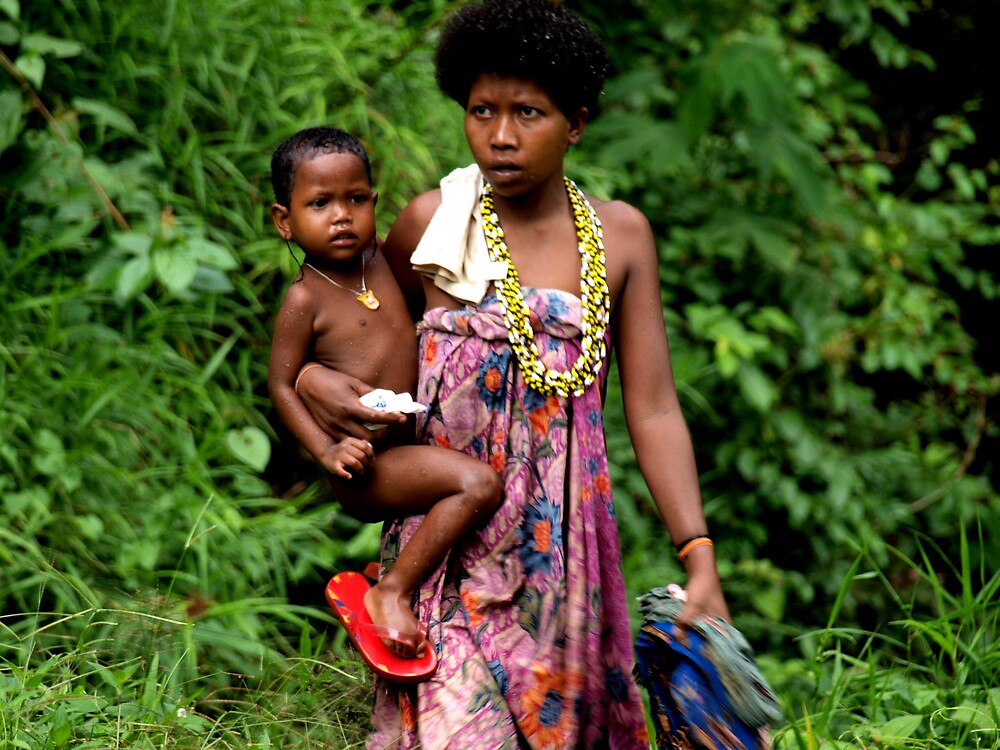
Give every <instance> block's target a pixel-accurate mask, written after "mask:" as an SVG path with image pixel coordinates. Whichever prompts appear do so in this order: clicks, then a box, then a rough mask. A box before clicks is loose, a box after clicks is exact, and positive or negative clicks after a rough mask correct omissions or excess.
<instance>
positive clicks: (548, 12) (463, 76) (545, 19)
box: [434, 0, 609, 116]
mask: <svg viewBox="0 0 1000 750" xmlns="http://www.w3.org/2000/svg"><path fill="white" fill-rule="evenodd" d="M434 61H435V64H436V66H437V81H438V86H440V88H441V90H442V91H443V92H444V93H445V94H447V95H448V96H449V97H451V98H452V99H454V100H455V101H456V102H458V103H459V104H461V105H462V106H463V107H465V106H466V105H467V104H468V103H469V91H470V89H471V88H472V85H473V84H474V83H475V81H476V79H477V78H478V77H479V76H480V74H482V73H496V74H498V75H502V76H512V77H516V78H524V79H527V80H531V81H535V82H536V83H537V84H538V85H539V86H541V87H542V88H543V89H545V91H546V93H547V94H548V95H549V96H550V97H552V100H553V101H554V102H555V104H556V106H558V107H559V109H560V110H561V111H562V113H563V114H565V115H567V116H569V115H572V114H573V113H575V112H576V111H577V110H578V109H579V108H580V107H586V108H587V109H588V110H590V114H591V116H594V115H596V114H597V107H598V97H599V96H600V94H601V87H602V86H603V85H604V79H605V77H606V76H607V75H608V68H609V62H608V53H607V50H606V49H605V47H604V42H603V41H601V38H600V37H599V36H597V34H595V33H594V32H593V31H592V30H591V28H590V27H589V26H588V25H587V24H586V23H585V22H584V21H583V20H582V19H580V18H578V17H577V16H575V15H573V13H571V12H570V11H568V10H566V9H565V8H563V7H562V6H561V5H556V4H554V3H553V2H550V0H486V1H485V2H484V3H483V4H482V5H467V6H465V7H464V8H462V9H460V10H459V11H458V12H457V13H456V14H455V15H454V16H452V18H451V19H450V20H449V22H448V24H447V25H446V26H445V29H444V31H443V32H442V34H441V40H440V42H439V43H438V48H437V54H436V55H435V59H434Z"/></svg>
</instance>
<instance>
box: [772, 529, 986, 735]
mask: <svg viewBox="0 0 1000 750" xmlns="http://www.w3.org/2000/svg"><path fill="white" fill-rule="evenodd" d="M980 536H981V534H980ZM957 541H958V542H959V548H960V558H959V560H958V561H957V564H956V563H951V562H950V561H948V560H947V558H944V562H942V561H941V560H942V555H941V553H942V551H941V549H940V548H939V547H938V546H937V545H935V544H933V543H928V542H927V540H920V539H917V540H916V548H917V549H918V550H919V552H920V559H919V560H913V559H910V558H908V557H906V556H905V555H902V554H901V553H900V552H899V551H898V550H893V554H894V555H896V556H898V557H899V558H900V560H901V562H903V563H904V564H905V565H906V566H907V567H908V568H909V570H911V571H913V573H914V575H913V577H912V579H911V580H908V581H906V583H905V584H904V585H903V586H900V584H899V582H896V581H892V580H890V577H889V575H888V574H887V572H886V571H885V570H884V569H883V568H882V567H881V566H880V565H879V564H878V563H877V562H876V561H875V560H874V559H873V558H872V557H871V555H870V554H868V552H867V551H862V552H861V554H860V555H859V556H858V558H857V559H856V560H855V563H854V565H853V566H852V571H851V574H852V579H848V580H846V581H844V582H843V584H842V586H841V588H840V590H839V591H838V594H837V600H836V606H835V607H834V611H833V612H832V614H831V616H830V625H829V627H827V628H826V629H825V630H823V631H821V632H819V633H816V634H813V635H814V637H815V638H816V639H817V640H818V643H817V647H816V659H815V660H814V661H813V662H812V664H811V665H810V664H807V663H806V662H804V661H803V662H800V663H799V664H797V665H795V666H793V667H791V668H790V666H789V665H784V666H783V667H782V668H781V669H782V672H783V674H784V680H783V683H782V684H783V687H785V688H786V690H787V691H788V692H787V693H786V695H787V698H788V700H790V701H791V700H801V701H802V702H803V704H807V705H804V707H803V714H804V715H803V716H802V717H801V718H800V719H798V720H796V721H794V722H792V723H790V724H789V725H788V726H786V727H784V728H782V730H781V731H780V732H779V733H778V736H777V737H776V742H775V747H776V748H778V749H779V750H782V749H785V748H839V747H845V748H846V747H859V746H863V747H868V746H876V747H885V748H912V747H923V748H957V747H982V748H987V747H996V746H997V744H998V743H1000V690H998V689H997V688H996V685H997V680H998V679H1000V651H998V650H997V639H998V638H1000V597H998V596H997V594H998V593H1000V574H998V573H993V574H992V575H991V574H989V573H988V572H987V571H986V570H985V569H983V568H978V569H977V568H976V567H975V566H974V565H973V564H972V562H971V560H970V557H969V547H968V544H967V537H966V534H965V533H964V532H963V533H960V534H959V535H958V539H957ZM942 581H948V582H949V583H955V584H957V590H951V588H950V587H948V586H945V585H943V584H942ZM875 586H877V587H880V588H882V589H883V590H884V591H885V593H886V594H887V596H888V597H889V599H890V600H891V602H892V609H891V610H890V611H888V612H886V613H885V620H884V622H883V624H881V625H880V626H879V627H878V629H877V630H873V631H865V630H861V629H858V628H857V627H854V626H851V625H846V626H837V625H836V621H837V619H838V617H839V616H840V615H841V614H842V613H841V611H840V609H839V606H840V605H841V604H842V603H843V602H844V601H845V600H846V599H847V598H848V597H849V594H850V589H870V588H872V587H875ZM867 594H868V592H864V593H863V594H862V596H866V595H867ZM799 667H801V669H799ZM806 675H807V676H806ZM804 683H811V686H810V687H809V688H805V686H804Z"/></svg>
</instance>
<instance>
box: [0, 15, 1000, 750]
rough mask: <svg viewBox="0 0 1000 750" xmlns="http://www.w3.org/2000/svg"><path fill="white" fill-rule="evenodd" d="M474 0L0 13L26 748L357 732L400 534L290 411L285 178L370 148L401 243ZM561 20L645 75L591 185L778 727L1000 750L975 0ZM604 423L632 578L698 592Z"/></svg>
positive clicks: (0, 284)
mask: <svg viewBox="0 0 1000 750" xmlns="http://www.w3.org/2000/svg"><path fill="white" fill-rule="evenodd" d="M454 5H455V3H454V2H450V1H447V0H427V1H426V2H389V1H388V0H382V1H381V2H376V3H362V2H353V1H351V0H299V1H298V2H295V3H291V2H279V3H273V2H264V1H263V0H225V2H209V1H208V0H189V2H171V3H152V4H151V3H140V2H137V1H136V0H103V1H101V2H98V0H84V1H83V2H75V1H72V2H71V0H51V2H47V3H40V2H30V1H28V0H0V67H2V71H0V748H40V747H66V746H72V747H97V748H107V747H122V748H126V747H128V748H132V747H136V748H139V747H143V748H144V747H154V746H157V747H179V748H180V747H191V748H195V747H209V746H211V747H227V748H246V747H261V748H264V747H271V746H273V745H277V746H281V747H313V746H327V747H338V748H340V747H355V746H361V745H362V743H363V739H364V735H365V720H366V704H367V701H368V700H369V691H370V683H369V681H368V678H367V677H366V675H365V673H364V670H362V669H360V668H359V667H358V665H357V664H356V663H355V662H354V661H353V658H352V656H351V654H350V651H349V649H347V648H346V647H345V644H344V642H343V635H342V634H341V633H340V632H339V630H338V628H336V627H335V626H334V625H333V619H332V617H331V616H330V615H329V614H328V613H327V612H326V611H325V607H324V606H323V603H322V595H321V589H322V585H323V581H324V578H325V576H328V575H329V574H330V572H331V571H333V570H336V569H341V568H345V567H349V566H356V565H359V564H362V563H364V562H365V561H367V560H368V559H370V558H371V556H372V555H373V554H375V550H376V549H377V537H378V528H377V527H374V526H360V525H359V524H357V523H355V522H353V521H351V520H350V519H348V518H346V517H344V516H342V515H341V514H340V513H339V512H338V509H337V507H336V505H335V504H332V503H331V502H329V499H328V498H327V497H325V495H324V493H323V492H322V491H321V485H320V484H319V483H318V482H317V475H316V473H315V471H314V470H313V469H312V468H311V466H310V465H309V464H308V463H307V462H305V461H303V460H302V459H301V457H300V456H299V455H298V453H297V451H296V450H295V449H294V446H290V445H289V442H288V440H287V437H286V436H285V435H283V434H282V432H281V431H280V430H279V429H277V426H276V425H275V424H274V420H273V417H272V415H271V411H270V409H269V404H268V402H267V399H266V389H265V368H266V356H267V348H268V339H269V327H270V321H271V315H272V312H273V311H274V310H275V309H276V304H277V301H278V300H279V299H280V296H281V294H282V293H283V289H284V286H285V284H286V283H287V281H288V280H289V278H290V276H291V273H292V271H293V267H294V263H293V261H292V259H291V258H290V257H289V256H288V254H287V252H285V251H284V249H283V246H282V245H280V244H279V243H278V241H277V239H276V237H275V236H274V233H273V230H272V229H271V228H270V226H269V224H268V222H267V220H266V208H267V206H268V205H269V204H270V200H271V196H270V194H269V192H270V191H269V187H268V163H269V158H270V152H271V150H272V148H273V146H274V145H275V144H276V143H277V142H278V141H280V140H281V139H282V138H283V137H284V136H286V135H288V134H289V133H291V132H293V131H294V130H296V129H298V128H300V127H303V126H306V125H312V124H319V123H331V124H335V125H338V126H340V127H343V128H345V129H348V130H350V131H352V132H355V133H356V134H358V135H359V136H360V137H362V138H363V139H364V141H365V142H366V144H367V145H368V146H369V148H370V150H371V151H372V154H373V157H374V166H375V172H376V180H377V182H378V189H379V191H380V192H381V194H382V200H381V201H380V204H379V206H380V209H381V211H380V218H379V221H380V228H381V229H382V231H383V232H384V231H385V230H386V229H387V228H388V226H389V224H390V223H391V220H392V218H393V217H394V215H395V213H396V212H397V211H398V210H399V208H400V207H401V206H402V205H403V204H404V203H405V201H406V200H407V198H408V197H410V196H412V195H414V194H415V193H416V192H418V191H419V190H422V189H426V188H427V187H429V186H431V185H432V184H434V183H435V181H436V180H437V179H438V178H439V177H440V176H441V175H442V174H444V172H445V171H446V170H447V169H449V168H450V167H452V166H455V165H459V164H462V163H465V162H466V161H467V160H468V154H467V150H466V148H465V145H464V142H463V137H462V134H461V128H460V122H459V117H458V110H457V109H456V108H455V105H454V104H453V103H451V102H448V101H446V100H445V99H444V98H443V97H442V96H441V95H440V94H438V93H437V91H436V88H435V86H434V81H433V73H432V70H431V64H430V54H431V50H432V49H433V42H434V38H435V33H436V29H437V28H438V27H439V26H440V23H441V19H442V17H443V16H444V15H445V14H446V13H447V11H448V10H449V9H450V8H451V7H453V6H454ZM570 5H571V6H572V7H573V8H575V9H577V10H578V11H579V12H581V13H582V14H583V15H584V16H585V17H587V18H588V19H590V20H591V21H592V22H594V23H595V24H596V25H597V26H598V27H599V28H600V29H601V31H602V34H603V35H604V36H605V38H606V39H607V41H608V45H609V48H610V51H611V53H612V57H613V60H614V63H615V67H616V74H615V76H614V78H613V79H612V80H611V81H609V83H608V85H607V87H606V96H605V102H604V111H603V112H602V113H601V116H600V117H599V118H597V119H596V120H595V121H594V122H593V124H592V125H591V126H590V127H589V128H588V131H587V135H586V138H585V139H584V143H583V145H582V146H581V147H580V148H579V149H578V150H577V151H575V152H574V153H573V154H571V165H570V172H571V174H572V175H573V176H574V178H576V179H577V180H578V182H580V183H581V185H582V186H583V187H584V188H585V189H586V190H588V191H589V192H592V193H595V194H598V195H602V196H614V197H617V198H622V199H625V200H628V201H630V202H632V203H634V204H636V205H638V206H640V207H641V208H642V209H643V210H644V211H645V213H646V214H647V215H648V216H649V218H650V220H651V221H652V223H653V225H654V229H655V231H656V233H657V236H658V238H659V248H660V252H661V256H662V264H661V275H662V281H663V299H664V314H665V316H666V320H667V323H668V328H669V330H670V334H671V344H672V348H673V357H674V365H675V368H676V371H677V376H678V379H679V383H680V386H681V389H682V397H683V399H684V405H685V408H686V411H687V414H688V419H689V422H690V424H691V428H692V432H693V434H694V436H695V440H696V448H697V450H698V455H699V463H700V467H701V470H702V475H703V487H704V494H705V500H706V508H707V511H708V513H709V516H710V521H711V524H712V528H713V532H714V535H715V536H716V537H717V539H718V540H719V546H718V552H719V555H720V560H721V563H720V564H721V569H722V573H723V576H724V579H725V584H726V589H727V594H728V596H729V598H730V605H731V608H732V610H733V612H734V615H735V618H736V622H737V625H738V626H740V627H741V628H742V629H744V630H745V632H747V634H748V635H749V636H750V637H751V639H752V640H753V642H754V643H755V645H756V647H757V649H758V653H759V656H760V658H761V661H762V664H763V666H764V668H765V671H766V673H767V675H768V677H769V678H770V679H771V680H772V682H773V683H774V684H775V685H776V686H777V687H778V688H779V690H780V692H781V693H782V696H783V698H784V699H785V701H786V706H787V709H788V716H789V722H788V724H787V725H786V726H783V727H776V728H775V732H776V735H777V737H778V741H779V745H780V746H781V747H802V748H816V747H836V746H845V747H847V746H858V745H866V746H867V745H871V744H876V745H878V746H880V747H927V748H930V747H935V748H937V747H941V748H944V747H948V748H953V747H995V746H998V744H1000V689H998V688H996V687H994V686H996V685H1000V656H998V654H1000V649H998V648H997V638H998V635H1000V627H998V619H1000V604H998V601H997V600H998V598H1000V597H998V596H997V593H998V589H1000V573H998V570H1000V538H998V537H997V535H996V533H995V529H997V528H1000V494H998V481H997V480H998V474H997V469H996V466H995V463H994V461H995V459H994V458H993V457H992V456H993V455H995V454H996V446H997V444H998V430H997V425H996V404H997V394H998V391H1000V363H998V358H997V353H996V349H995V347H994V346H993V345H992V342H993V341H994V340H995V333H994V331H993V329H992V327H991V324H990V320H991V315H990V312H991V311H994V312H993V315H992V317H993V318H995V309H996V297H997V294H998V291H1000V290H998V274H997V272H998V264H997V261H996V247H997V246H998V245H1000V221H998V218H1000V162H998V160H997V159H996V157H995V152H994V151H992V150H991V148H990V147H989V145H988V144H987V145H985V146H984V145H983V144H982V143H981V142H980V141H981V140H982V139H984V138H986V137H987V135H989V134H992V133H995V132H996V126H997V125H998V124H1000V117H998V115H997V109H996V106H997V105H996V101H995V98H994V99H990V97H989V94H991V93H993V92H989V91H987V89H986V82H987V79H988V77H989V75H990V73H989V72H988V71H987V69H986V67H985V66H983V65H982V64H978V63H977V64H973V65H967V64H966V63H965V61H966V59H972V60H978V58H977V57H976V56H975V55H972V56H971V57H969V56H968V55H967V54H965V53H967V52H968V50H969V49H970V48H972V49H976V47H975V45H976V44H979V45H980V46H981V49H982V51H983V52H984V53H985V50H986V47H985V41H984V40H985V31H981V32H980V33H979V34H978V35H977V34H976V33H975V32H974V28H975V21H976V17H975V16H976V12H977V11H978V8H979V6H981V5H983V4H982V3H978V4H977V3H976V2H975V1H974V0H964V1H963V2H950V3H934V2H933V0H867V2H866V1H865V0H791V2H778V0H757V1H756V2H754V3H729V2H723V1H722V0H708V1H706V0H699V1H698V2H695V0H669V1H667V2H664V0H631V2H627V3H626V2H621V3H613V4H608V3H601V2H597V1H596V0H574V1H573V2H571V3H570ZM980 26H981V27H982V24H980ZM956 60H961V61H962V65H963V66H964V67H962V68H958V67H957V65H956V63H955V61H956ZM907 92H909V93H910V94H911V95H910V96H907V95H906V94H907ZM991 126H992V130H991V129H990V128H991ZM992 325H994V326H995V323H993V324H992ZM608 439H609V449H610V451H611V454H612V459H613V464H614V468H615V479H616V489H617V495H616V498H617V502H618V508H619V518H620V525H621V530H622V540H623V546H624V550H625V557H626V579H627V581H628V583H629V585H630V590H631V591H632V593H634V594H638V593H641V592H642V591H643V590H645V589H646V588H648V587H650V586H652V585H662V584H663V583H665V582H667V581H669V580H675V579H676V580H680V575H681V570H680V568H679V567H678V566H677V565H676V563H675V561H673V560H672V559H671V555H670V554H669V549H668V547H667V544H666V541H665V539H664V537H663V532H662V525H661V524H660V522H659V520H658V519H657V518H656V517H655V513H654V511H653V509H652V506H651V504H650V503H649V502H648V501H647V499H646V495H645V491H644V489H643V488H642V483H641V477H640V476H639V474H638V472H637V469H636V467H635V465H634V461H633V457H632V455H631V451H630V449H629V447H628V440H627V435H626V434H625V430H624V426H623V422H622V419H621V416H620V413H619V412H618V409H617V405H616V404H615V403H614V402H612V403H611V404H610V405H609V426H608Z"/></svg>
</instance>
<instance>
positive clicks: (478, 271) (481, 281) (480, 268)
mask: <svg viewBox="0 0 1000 750" xmlns="http://www.w3.org/2000/svg"><path fill="white" fill-rule="evenodd" d="M482 185H483V175H482V173H481V172H480V171H479V167H478V166H476V165H475V164H472V165H470V166H468V167H463V168H460V169H456V170H454V171H452V172H451V173H450V174H449V175H447V176H446V177H445V178H444V179H442V180H441V205H440V206H439V207H438V210H437V211H435V213H434V216H433V217H431V221H430V223H429V224H428V225H427V229H426V230H425V231H424V236H423V237H421V238H420V242H419V244H418V245H417V249H416V250H414V251H413V255H411V256H410V262H411V263H412V264H413V268H414V270H415V271H417V272H418V273H422V274H424V275H425V276H428V277H430V278H431V279H432V280H433V281H434V285H435V286H436V287H438V288H439V289H441V290H442V291H445V292H447V293H448V294H450V295H451V296H452V297H454V298H455V299H457V300H459V301H461V302H468V303H472V304H476V303H479V302H481V301H482V300H483V297H485V296H486V291H487V290H488V289H489V286H490V282H492V281H496V280H498V279H502V278H503V277H504V276H506V275H507V263H506V262H500V263H497V262H494V261H492V260H490V254H489V250H488V249H487V247H486V238H485V237H484V236H483V227H482V217H480V215H479V197H480V195H481V193H482Z"/></svg>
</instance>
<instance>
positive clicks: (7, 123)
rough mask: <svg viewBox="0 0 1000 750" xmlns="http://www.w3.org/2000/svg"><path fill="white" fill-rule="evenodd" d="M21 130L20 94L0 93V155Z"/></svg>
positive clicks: (22, 116)
mask: <svg viewBox="0 0 1000 750" xmlns="http://www.w3.org/2000/svg"><path fill="white" fill-rule="evenodd" d="M0 43H2V42H0ZM23 128H24V113H23V107H22V102H21V94H20V93H18V92H17V91H0V153H2V152H3V151H4V149H6V148H7V147H8V146H10V145H11V144H13V143H14V142H15V141H16V140H17V137H18V135H20V134H21V130H22V129H23Z"/></svg>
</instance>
